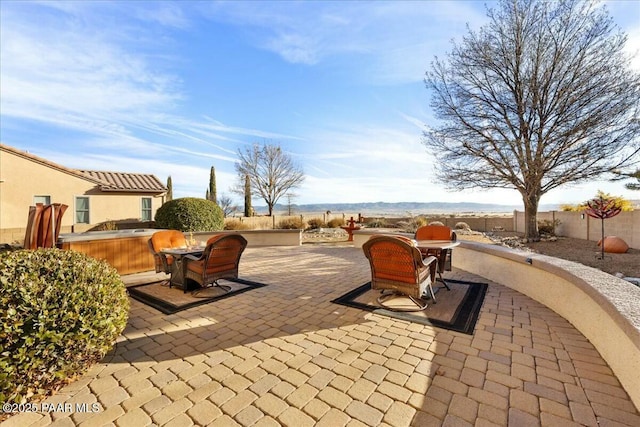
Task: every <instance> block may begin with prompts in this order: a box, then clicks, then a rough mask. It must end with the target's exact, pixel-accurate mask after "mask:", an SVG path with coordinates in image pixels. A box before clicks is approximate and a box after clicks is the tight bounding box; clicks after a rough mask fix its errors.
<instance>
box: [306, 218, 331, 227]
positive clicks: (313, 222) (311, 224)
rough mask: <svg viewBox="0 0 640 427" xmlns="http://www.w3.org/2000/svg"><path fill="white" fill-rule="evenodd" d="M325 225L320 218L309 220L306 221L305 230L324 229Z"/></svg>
mask: <svg viewBox="0 0 640 427" xmlns="http://www.w3.org/2000/svg"><path fill="white" fill-rule="evenodd" d="M326 226H327V224H326V223H325V222H324V220H323V219H322V218H311V219H310V220H308V221H307V228H309V229H310V230H313V229H315V228H322V227H326Z"/></svg>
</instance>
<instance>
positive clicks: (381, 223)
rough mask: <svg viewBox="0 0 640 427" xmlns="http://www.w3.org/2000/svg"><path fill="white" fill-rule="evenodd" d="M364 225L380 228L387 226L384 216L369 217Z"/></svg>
mask: <svg viewBox="0 0 640 427" xmlns="http://www.w3.org/2000/svg"><path fill="white" fill-rule="evenodd" d="M366 226H367V227H370V228H382V227H386V226H387V220H386V219H384V218H371V219H369V220H367V222H366Z"/></svg>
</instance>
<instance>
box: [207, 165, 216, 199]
mask: <svg viewBox="0 0 640 427" xmlns="http://www.w3.org/2000/svg"><path fill="white" fill-rule="evenodd" d="M207 199H208V200H211V201H212V202H213V203H216V204H217V203H218V190H217V189H216V168H215V167H213V166H211V174H210V175H209V192H208V196H207Z"/></svg>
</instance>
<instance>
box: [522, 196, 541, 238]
mask: <svg viewBox="0 0 640 427" xmlns="http://www.w3.org/2000/svg"><path fill="white" fill-rule="evenodd" d="M522 200H523V202H524V238H525V239H526V241H527V242H538V241H540V233H538V202H539V201H540V198H539V197H538V196H527V197H523V198H522Z"/></svg>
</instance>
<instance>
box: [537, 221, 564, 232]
mask: <svg viewBox="0 0 640 427" xmlns="http://www.w3.org/2000/svg"><path fill="white" fill-rule="evenodd" d="M558 225H560V220H557V219H556V220H553V221H552V220H550V219H542V220H540V221H538V231H539V232H540V233H544V234H551V235H555V234H556V227H557V226H558Z"/></svg>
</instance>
